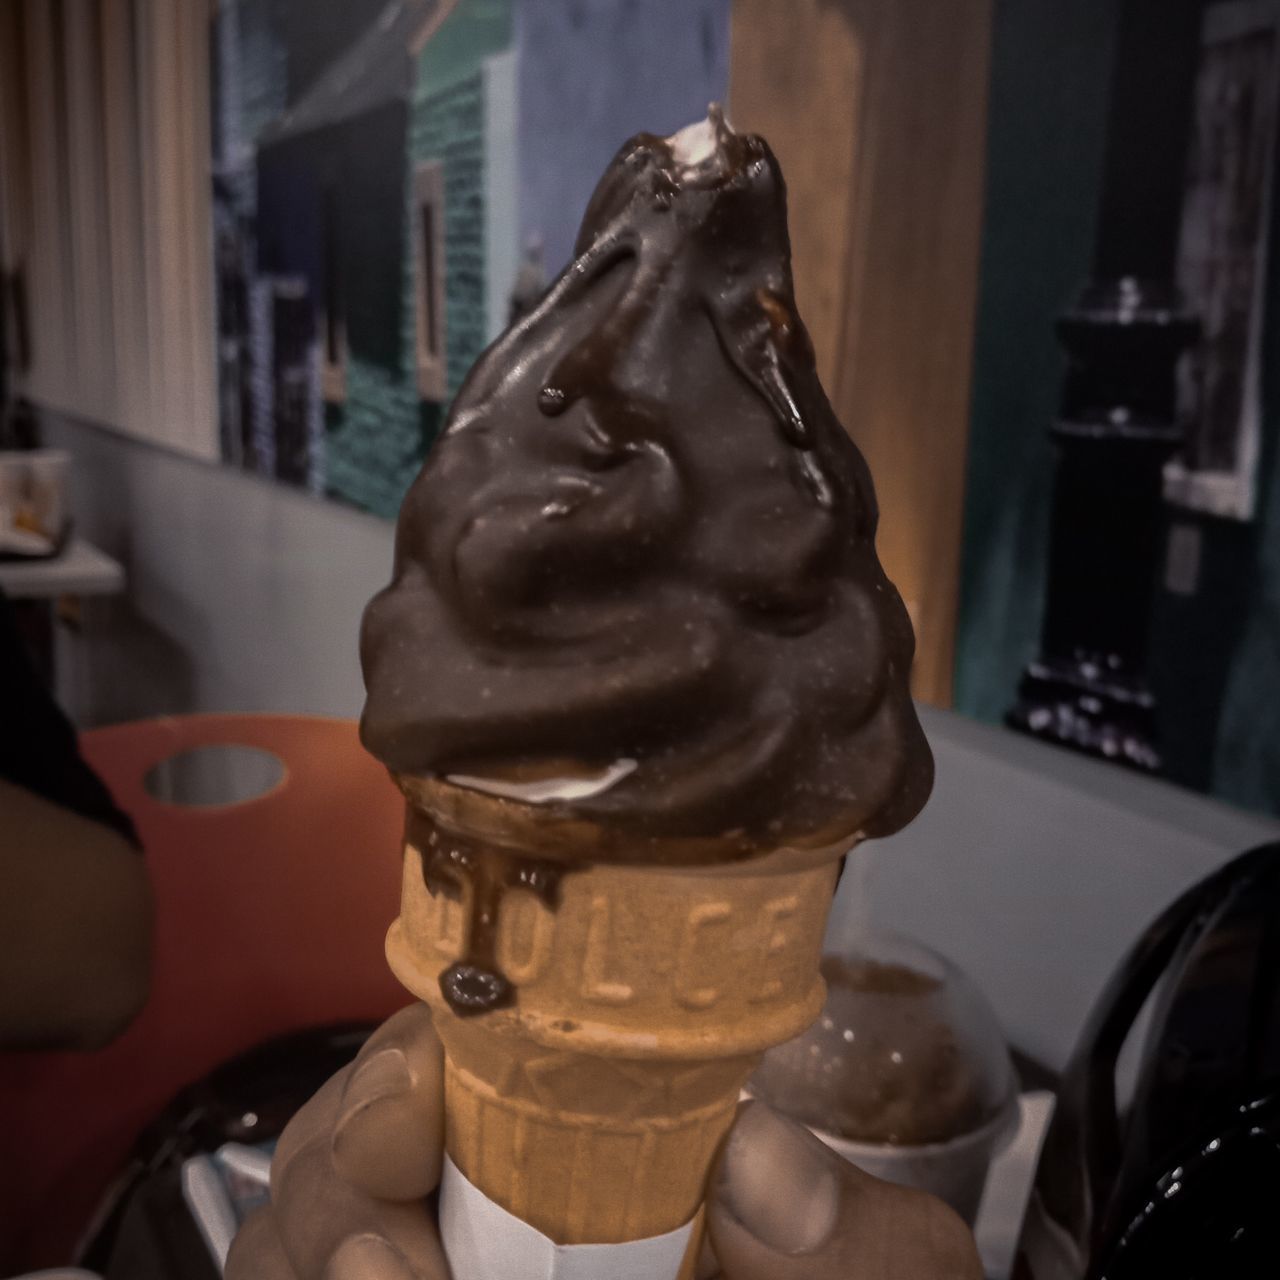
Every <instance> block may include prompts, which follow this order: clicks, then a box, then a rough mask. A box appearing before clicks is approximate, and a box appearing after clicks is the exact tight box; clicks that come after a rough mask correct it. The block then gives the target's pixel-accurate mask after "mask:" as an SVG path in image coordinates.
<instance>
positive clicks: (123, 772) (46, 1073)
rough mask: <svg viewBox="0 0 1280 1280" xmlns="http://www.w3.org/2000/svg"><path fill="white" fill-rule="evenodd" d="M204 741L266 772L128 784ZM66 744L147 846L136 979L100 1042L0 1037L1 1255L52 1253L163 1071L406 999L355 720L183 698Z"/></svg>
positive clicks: (381, 817)
mask: <svg viewBox="0 0 1280 1280" xmlns="http://www.w3.org/2000/svg"><path fill="white" fill-rule="evenodd" d="M223 745H241V746H249V747H256V748H258V749H260V750H262V751H266V752H269V753H271V754H272V755H274V756H277V757H278V758H279V759H280V760H281V761H282V762H283V764H284V776H283V779H282V781H281V782H280V783H279V784H278V785H277V786H276V787H275V788H274V789H272V790H270V791H269V792H267V793H266V794H263V795H261V796H258V797H256V798H254V799H252V800H249V801H246V802H244V803H240V804H232V805H223V806H217V807H202V808H192V807H185V806H179V805H174V804H169V803H165V802H163V801H160V800H157V799H154V798H153V797H152V796H151V795H150V794H149V793H148V792H147V790H146V788H145V786H144V780H145V778H146V777H147V774H148V772H149V771H150V770H151V769H152V768H153V767H154V766H156V765H157V764H159V763H160V762H162V761H164V760H166V759H168V758H170V757H172V756H175V755H178V754H180V753H182V752H185V751H189V750H192V749H194V748H198V747H207V746H223ZM81 746H82V749H83V751H84V754H85V756H86V757H87V758H88V760H89V762H90V764H92V766H93V767H94V768H95V769H96V770H97V772H98V773H99V774H100V775H101V776H102V777H103V779H104V780H105V781H106V783H107V784H108V786H109V787H110V788H111V790H112V792H113V794H114V795H115V797H116V801H117V803H118V804H119V805H120V806H121V808H123V809H124V810H125V811H126V812H128V813H129V814H130V816H131V817H132V818H133V820H134V822H135V824H136V825H137V829H138V834H139V836H140V837H141V839H142V842H143V845H144V847H145V850H146V858H147V865H148V868H149V870H150V873H151V880H152V884H153V886H154V890H155V898H156V937H155V963H154V974H153V985H152V991H151V996H150V1000H149V1002H148V1004H147V1006H146V1008H145V1010H144V1011H143V1013H142V1015H141V1016H140V1017H139V1018H138V1020H137V1021H136V1022H135V1024H134V1025H133V1026H132V1027H131V1028H130V1029H129V1030H128V1031H127V1032H126V1033H125V1035H124V1036H123V1037H122V1038H121V1039H120V1040H118V1041H117V1042H116V1043H115V1044H113V1045H111V1046H110V1047H109V1048H107V1049H105V1050H102V1051H101V1052H97V1053H90V1054H73V1053H42V1054H7V1055H0V1150H3V1152H4V1154H3V1158H0V1274H7V1271H6V1267H8V1268H13V1267H17V1268H32V1267H38V1266H53V1265H59V1264H63V1263H66V1262H68V1261H70V1260H71V1257H72V1255H73V1253H74V1249H75V1246H76V1244H77V1242H78V1241H79V1239H80V1237H81V1236H82V1234H83V1233H84V1231H85V1230H86V1228H87V1227H88V1225H89V1218H90V1216H91V1214H92V1212H93V1209H94V1207H95V1206H96V1205H97V1204H99V1203H100V1202H101V1200H102V1197H103V1194H104V1192H105V1191H106V1190H107V1188H108V1186H109V1184H110V1182H111V1179H112V1178H113V1176H114V1175H115V1174H116V1173H117V1172H118V1171H119V1170H120V1169H121V1167H122V1166H123V1164H124V1162H125V1161H126V1159H127V1157H128V1154H129V1152H130V1150H131V1147H132V1145H133V1143H134V1142H135V1140H136V1139H137V1136H138V1134H139V1133H140V1132H141V1130H142V1129H143V1128H144V1126H146V1125H147V1124H148V1123H149V1122H150V1121H152V1120H154V1119H155V1117H156V1116H157V1115H158V1114H159V1113H160V1112H161V1111H162V1110H163V1109H164V1107H165V1105H166V1104H167V1103H168V1102H169V1101H170V1100H171V1099H172V1098H173V1096H174V1095H175V1094H176V1093H177V1092H178V1091H179V1090H180V1089H182V1088H184V1087H185V1086H186V1085H188V1084H191V1083H193V1082H195V1081H197V1080H199V1079H202V1078H203V1077H204V1076H206V1075H207V1074H208V1073H209V1072H210V1071H212V1070H213V1069H215V1068H216V1067H218V1066H219V1065H221V1064H222V1063H224V1062H225V1061H227V1060H228V1059H230V1058H232V1057H234V1056H235V1055H237V1054H239V1053H241V1052H243V1051H245V1050H247V1049H250V1048H252V1047H253V1046H255V1045H257V1044H260V1043H262V1042H263V1041H266V1040H268V1039H271V1038H273V1037H276V1036H279V1035H282V1034H285V1033H288V1032H290V1031H297V1030H301V1029H304V1028H307V1027H313V1026H323V1025H328V1024H333V1023H339V1022H347V1021H381V1020H382V1019H383V1018H385V1017H387V1016H389V1015H390V1014H391V1013H393V1012H394V1011H395V1010H396V1009H398V1008H400V1007H402V1006H403V1005H404V1004H406V1003H407V1001H408V997H407V996H406V994H405V992H404V991H403V990H402V989H401V988H400V987H399V986H398V985H397V984H396V982H395V981H394V979H393V978H392V977H391V975H390V973H389V971H388V969H387V966H386V962H385V960H384V959H383V951H382V947H383V939H384V936H385V934H386V931H387V927H388V925H389V924H390V922H391V921H392V920H393V919H394V918H395V915H396V911H397V904H398V902H399V894H400V864H401V859H400V852H399V851H400V846H401V833H402V826H403V802H402V800H401V798H400V796H399V793H398V792H397V791H396V789H395V787H394V785H393V784H392V783H391V781H390V779H389V778H388V777H387V774H386V772H385V771H384V770H383V769H382V767H381V766H380V765H378V764H377V762H376V761H374V760H373V759H372V758H371V757H370V756H369V755H368V754H367V753H366V752H365V751H364V750H363V749H362V748H361V746H360V743H359V740H358V738H357V736H356V728H355V725H354V724H352V723H350V722H348V721H342V720H326V719H318V718H310V717H292V716H221V715H219V716H190V717H181V718H174V719H162V720H152V721H145V722H141V723H137V724H125V725H118V726H115V727H112V728H106V729H96V730H93V731H91V732H88V733H86V734H84V735H83V737H82V739H81Z"/></svg>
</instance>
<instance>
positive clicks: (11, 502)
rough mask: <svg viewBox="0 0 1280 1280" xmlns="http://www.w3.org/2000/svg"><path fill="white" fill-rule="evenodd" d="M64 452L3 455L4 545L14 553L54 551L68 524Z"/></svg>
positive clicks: (0, 523) (0, 527) (0, 537)
mask: <svg viewBox="0 0 1280 1280" xmlns="http://www.w3.org/2000/svg"><path fill="white" fill-rule="evenodd" d="M70 464H71V456H70V454H68V453H66V452H65V451H63V450H61V449H36V450H32V451H25V450H20V451H14V452H7V451H6V452H0V543H4V542H11V543H12V544H13V546H12V548H11V549H12V550H16V551H24V552H25V551H30V552H33V553H34V552H37V551H38V550H39V549H40V548H39V544H40V543H44V544H45V545H46V548H47V549H48V550H52V549H53V548H54V547H55V546H56V545H57V543H58V540H59V539H60V538H61V536H62V531H63V528H64V527H65V525H66V522H67V472H68V469H69V467H70Z"/></svg>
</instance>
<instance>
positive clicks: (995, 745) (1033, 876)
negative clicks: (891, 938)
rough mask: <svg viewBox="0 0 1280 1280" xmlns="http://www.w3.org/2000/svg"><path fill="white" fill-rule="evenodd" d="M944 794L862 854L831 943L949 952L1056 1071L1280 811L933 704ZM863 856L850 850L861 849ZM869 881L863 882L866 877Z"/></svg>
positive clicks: (1014, 1034)
mask: <svg viewBox="0 0 1280 1280" xmlns="http://www.w3.org/2000/svg"><path fill="white" fill-rule="evenodd" d="M922 719H923V721H924V727H925V732H926V733H927V734H928V737H929V741H930V743H931V744H932V746H933V752H934V757H935V759H936V762H937V781H936V783H935V785H934V790H933V797H932V799H931V800H930V801H929V804H928V805H927V806H926V807H925V810H924V812H923V813H922V814H921V815H920V817H919V818H917V819H916V821H915V822H913V823H912V824H911V826H909V827H908V828H907V829H906V830H905V831H903V832H900V833H899V834H898V835H896V836H894V837H892V838H891V839H888V840H882V841H876V842H874V843H873V844H870V845H868V846H866V847H865V848H864V849H863V850H860V851H858V852H857V853H855V855H854V857H855V858H867V859H870V860H871V865H870V866H869V867H868V868H867V869H866V875H865V878H859V877H858V876H856V875H853V876H850V875H846V876H845V879H844V880H843V881H842V882H841V886H840V892H839V893H838V894H837V898H836V910H835V913H834V916H833V921H832V928H831V931H830V934H829V938H830V939H831V940H832V941H838V939H839V938H840V937H841V936H842V935H843V933H844V931H845V930H846V929H848V928H850V927H852V926H853V925H854V923H855V922H856V921H857V919H858V916H859V912H858V902H857V898H858V895H859V893H860V892H865V894H866V896H867V897H869V899H870V902H871V917H872V919H873V920H874V921H875V923H876V925H877V927H887V928H891V929H897V930H899V931H901V932H904V933H907V934H910V935H912V936H915V937H918V938H920V939H922V940H923V941H925V942H927V943H929V944H930V945H931V946H933V947H934V948H936V949H937V950H939V951H941V952H942V953H943V954H945V955H947V956H949V957H950V958H951V959H952V960H954V961H955V962H956V963H958V964H959V965H960V966H961V968H963V969H964V970H965V971H966V972H967V973H969V975H970V976H971V977H972V978H974V979H975V980H976V981H977V983H978V985H979V986H980V987H981V988H982V990H983V991H984V992H985V993H986V994H987V996H988V997H989V998H990V999H991V1001H992V1004H993V1005H994V1006H995V1009H996V1012H997V1013H998V1014H999V1015H1000V1018H1001V1020H1002V1022H1003V1024H1004V1027H1005V1030H1006V1032H1007V1033H1008V1034H1009V1036H1010V1037H1011V1038H1012V1039H1013V1040H1014V1041H1015V1043H1016V1044H1017V1045H1018V1047H1019V1048H1021V1049H1022V1050H1023V1051H1024V1052H1027V1053H1030V1054H1031V1055H1032V1056H1033V1057H1035V1058H1038V1059H1039V1060H1040V1061H1041V1062H1043V1063H1044V1064H1045V1065H1046V1066H1049V1067H1052V1068H1054V1069H1055V1070H1058V1069H1061V1068H1062V1066H1063V1065H1065V1063H1066V1060H1067V1057H1068V1055H1069V1054H1070V1052H1071V1049H1072V1046H1073V1045H1074V1044H1075V1040H1076V1037H1077V1035H1078V1034H1079V1031H1080V1028H1081V1026H1082V1024H1083V1022H1084V1020H1085V1017H1086V1016H1087V1015H1088V1012H1089V1009H1090V1008H1091V1007H1092V1005H1093V1002H1094V1000H1095V999H1096V998H1097V996H1098V994H1099V993H1100V991H1101V989H1102V987H1103V985H1104V983H1105V982H1106V980H1107V978H1108V977H1109V976H1110V974H1111V972H1112V971H1113V969H1114V968H1115V967H1116V965H1117V964H1118V962H1119V960H1120V958H1121V956H1123V955H1124V953H1125V952H1126V951H1127V950H1128V948H1129V946H1130V945H1131V944H1132V943H1133V942H1134V941H1135V940H1136V938H1137V937H1138V935H1139V934H1140V933H1141V932H1142V930H1143V929H1145V928H1146V926H1147V925H1148V924H1150V923H1151V921H1152V920H1153V919H1154V918H1155V916H1156V915H1158V914H1159V912H1160V911H1161V910H1162V909H1163V908H1164V907H1165V906H1167V905H1168V904H1169V903H1170V902H1171V901H1172V900H1173V899H1174V898H1176V897H1177V896H1178V895H1179V894H1180V893H1181V892H1182V891H1183V890H1184V889H1187V888H1189V887H1190V886H1191V885H1193V884H1195V883H1196V881H1198V880H1200V879H1203V877H1204V876H1206V875H1208V874H1209V872H1211V871H1212V870H1214V869H1215V868H1216V867H1219V866H1221V865H1222V864H1223V863H1224V862H1226V861H1228V860H1229V859H1230V858H1231V857H1233V856H1234V855H1235V854H1237V853H1241V852H1243V851H1244V850H1246V849H1249V848H1252V847H1253V846H1254V845H1258V844H1262V843H1264V842H1266V841H1268V840H1280V821H1277V820H1276V819H1274V818H1270V817H1263V816H1255V815H1250V814H1245V813H1242V812H1240V811H1239V810H1236V809H1232V808H1230V807H1228V806H1227V805H1225V804H1222V803H1221V802H1219V801H1216V800H1210V799H1207V798H1205V797H1203V796H1200V795H1195V794H1193V793H1192V792H1189V791H1184V790H1181V789H1180V788H1178V787H1174V786H1171V785H1170V784H1169V783H1165V782H1157V781H1155V780H1154V779H1150V778H1145V777H1140V776H1138V775H1137V774H1135V773H1131V772H1130V771H1128V770H1126V769H1121V768H1118V767H1116V766H1114V765H1107V764H1103V763H1102V762H1100V761H1095V760H1090V759H1086V758H1085V757H1083V756H1078V755H1075V754H1074V753H1072V752H1069V751H1065V750H1063V749H1062V748H1059V747H1051V746H1048V745H1046V744H1044V743H1040V742H1036V741H1033V740H1032V739H1030V738H1027V737H1024V736H1023V735H1021V734H1015V733H1013V732H1011V731H1009V730H1006V729H998V728H995V727H993V726H991V725H984V724H979V723H977V722H976V721H973V720H966V719H964V718H963V717H961V716H959V715H956V714H954V713H952V712H941V711H932V710H929V709H927V708H926V709H923V711H922ZM851 861H852V860H851ZM864 886H865V888H864Z"/></svg>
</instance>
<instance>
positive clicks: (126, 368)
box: [102, 0, 152, 431]
mask: <svg viewBox="0 0 1280 1280" xmlns="http://www.w3.org/2000/svg"><path fill="white" fill-rule="evenodd" d="M134 39H135V36H134V0H103V3H102V90H103V93H102V96H103V120H104V131H105V136H106V143H105V147H106V150H105V159H106V172H107V178H106V186H107V240H108V253H109V256H110V260H111V279H112V300H113V314H112V355H113V360H114V363H115V368H116V396H115V406H114V407H115V416H114V418H113V419H112V421H113V422H115V423H118V424H122V425H126V426H128V427H129V428H130V429H132V430H135V431H138V430H146V429H149V424H150V418H151V402H152V395H151V384H150V377H151V374H150V361H149V359H148V352H149V351H150V331H149V329H148V324H147V274H148V269H149V261H148V255H147V254H146V253H144V252H143V234H142V232H143V228H142V191H141V186H140V184H139V179H138V174H139V158H138V85H137V78H136V76H135V73H134Z"/></svg>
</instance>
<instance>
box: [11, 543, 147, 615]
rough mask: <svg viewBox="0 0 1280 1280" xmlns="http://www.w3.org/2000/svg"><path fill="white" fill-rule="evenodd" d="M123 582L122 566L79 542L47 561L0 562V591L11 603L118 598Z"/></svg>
mask: <svg viewBox="0 0 1280 1280" xmlns="http://www.w3.org/2000/svg"><path fill="white" fill-rule="evenodd" d="M124 582H125V577H124V566H123V565H121V564H120V562H119V561H118V560H113V559H112V558H111V557H110V556H109V555H107V553H106V552H105V551H99V550H98V548H97V547H95V546H94V545H93V544H92V543H89V542H85V541H84V540H83V539H81V538H72V539H71V541H70V542H69V543H68V544H67V546H66V547H65V548H64V549H63V551H62V554H61V555H59V556H55V557H54V558H52V559H50V560H32V561H27V562H23V561H17V560H0V588H3V589H4V591H5V594H6V595H8V596H9V598H10V599H11V600H53V599H56V598H57V597H59V596H110V595H117V594H118V593H119V592H121V591H123V590H124Z"/></svg>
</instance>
